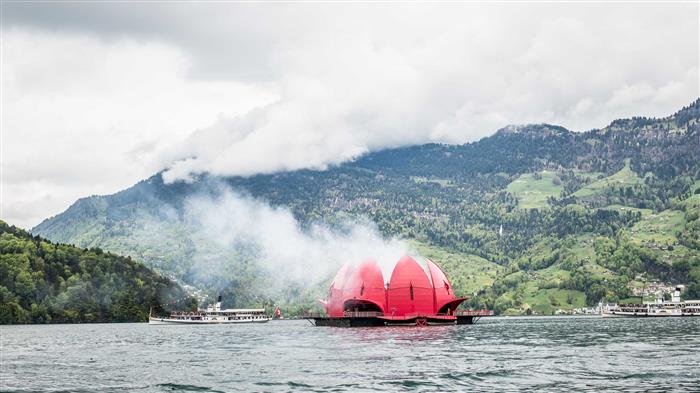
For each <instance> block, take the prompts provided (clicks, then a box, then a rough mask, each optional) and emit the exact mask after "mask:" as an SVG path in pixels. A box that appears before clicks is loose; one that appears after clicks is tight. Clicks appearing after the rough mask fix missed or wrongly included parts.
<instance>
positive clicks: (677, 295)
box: [671, 287, 681, 303]
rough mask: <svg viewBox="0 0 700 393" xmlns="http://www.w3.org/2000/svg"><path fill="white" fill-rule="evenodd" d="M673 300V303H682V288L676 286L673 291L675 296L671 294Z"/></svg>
mask: <svg viewBox="0 0 700 393" xmlns="http://www.w3.org/2000/svg"><path fill="white" fill-rule="evenodd" d="M671 302H673V303H680V302H681V288H680V287H676V289H675V290H674V291H673V296H671Z"/></svg>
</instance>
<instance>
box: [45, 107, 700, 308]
mask: <svg viewBox="0 0 700 393" xmlns="http://www.w3.org/2000/svg"><path fill="white" fill-rule="evenodd" d="M699 179H700V100H696V101H695V102H693V103H692V104H691V105H689V106H687V107H685V108H683V109H681V110H680V111H678V112H677V113H675V114H673V115H671V116H669V117H666V118H659V119H656V118H645V117H635V118H631V119H621V120H616V121H614V122H612V123H611V124H610V125H608V126H607V127H604V128H602V129H596V130H591V131H588V132H583V133H574V132H570V131H569V130H567V129H565V128H563V127H560V126H555V125H549V124H531V125H522V126H508V127H505V128H503V129H501V130H499V131H498V132H496V133H495V134H494V135H492V136H490V137H486V138H483V139H481V140H480V141H478V142H474V143H468V144H464V145H446V144H425V145H418V146H412V147H406V148H398V149H389V150H383V151H379V152H374V153H369V154H365V155H363V156H362V157H360V158H359V159H357V160H355V161H352V162H346V163H343V164H340V165H336V166H332V167H330V168H328V169H327V170H296V171H291V172H281V173H274V174H265V175H256V176H249V177H217V176H210V175H206V174H200V175H195V176H194V177H193V178H192V179H191V180H192V181H190V182H183V181H175V182H166V181H164V179H163V175H162V172H161V173H158V174H156V175H154V176H152V177H150V178H149V179H146V180H143V181H141V182H139V183H138V184H136V185H134V186H133V187H130V188H128V189H126V190H123V191H121V192H118V193H116V194H113V195H107V196H91V197H88V198H83V199H80V200H78V201H77V202H75V203H74V204H73V205H72V206H70V207H69V208H68V209H67V210H66V211H65V212H63V213H61V214H59V215H57V216H55V217H51V218H49V219H47V220H45V221H44V222H42V223H41V224H39V225H38V226H36V227H35V228H33V229H32V233H34V234H38V235H41V236H43V237H45V238H47V239H50V240H52V241H55V242H64V243H72V244H75V245H77V246H79V247H100V248H103V249H105V250H109V251H112V252H116V253H120V254H123V255H130V256H132V257H134V258H137V259H138V260H140V261H143V262H144V263H145V264H146V265H148V266H150V267H153V268H155V269H156V270H158V271H161V272H163V273H166V274H168V275H171V276H173V277H175V278H177V279H179V280H183V281H184V282H187V283H191V284H193V285H195V286H198V287H200V288H203V289H205V290H208V291H210V292H211V293H215V292H223V293H224V295H225V299H228V300H227V302H228V303H230V304H234V305H239V306H246V305H250V304H253V303H258V304H259V303H266V302H274V303H283V304H308V302H310V301H311V300H313V298H314V297H316V296H318V295H319V294H320V293H321V291H322V288H323V287H324V285H326V284H327V283H326V281H327V280H328V279H329V278H330V275H332V273H333V271H334V269H335V268H337V266H339V264H340V263H342V262H344V261H348V260H359V259H363V258H367V257H375V258H380V259H383V260H386V261H391V260H392V259H393V258H396V256H397V255H400V254H402V253H412V254H420V255H423V256H426V257H431V258H434V259H435V260H436V261H437V262H438V263H441V264H442V265H443V266H444V268H445V270H446V271H447V273H448V275H449V276H450V277H452V278H453V279H454V281H455V282H454V283H453V284H454V286H455V289H456V290H457V291H458V292H460V291H461V292H463V294H465V295H468V294H474V295H475V297H474V299H473V300H472V303H471V305H473V306H476V305H480V306H486V307H490V308H495V309H496V310H497V311H499V312H512V313H518V312H525V311H526V310H531V311H532V310H534V311H536V312H540V313H551V312H553V311H554V310H555V309H557V308H560V307H561V308H567V307H569V308H571V307H581V306H584V305H586V304H589V305H590V304H594V303H597V302H598V301H600V300H620V299H624V298H627V297H630V296H632V295H633V292H634V290H635V288H636V287H638V286H641V285H642V280H644V281H646V280H658V281H663V282H670V283H678V284H685V285H686V286H687V294H688V296H691V295H695V296H698V295H700V238H699V237H698V236H699V234H700V221H699V220H698V215H699V212H700V207H699V206H700V195H699V193H700V191H699V190H700V181H699ZM387 263H389V262H387Z"/></svg>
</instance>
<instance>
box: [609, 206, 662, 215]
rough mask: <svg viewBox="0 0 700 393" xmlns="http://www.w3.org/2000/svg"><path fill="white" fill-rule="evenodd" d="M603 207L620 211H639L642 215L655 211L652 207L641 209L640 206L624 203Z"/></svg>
mask: <svg viewBox="0 0 700 393" xmlns="http://www.w3.org/2000/svg"><path fill="white" fill-rule="evenodd" d="M602 209H605V210H614V211H617V212H620V213H624V212H628V211H632V212H639V213H641V214H642V217H645V216H648V215H649V214H651V213H652V212H653V210H651V209H640V208H638V207H629V206H623V205H608V206H605V207H603V208H602Z"/></svg>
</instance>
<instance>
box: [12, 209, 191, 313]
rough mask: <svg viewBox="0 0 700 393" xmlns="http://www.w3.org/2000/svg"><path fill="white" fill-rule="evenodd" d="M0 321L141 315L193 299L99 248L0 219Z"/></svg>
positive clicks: (135, 264)
mask: <svg viewBox="0 0 700 393" xmlns="http://www.w3.org/2000/svg"><path fill="white" fill-rule="evenodd" d="M0 299H1V300H2V302H0V324H18V323H49V322H54V323H56V322H58V323H65V322H136V321H145V320H146V318H147V316H148V312H149V308H150V307H154V309H158V308H161V305H165V304H168V305H170V304H176V302H175V301H176V300H177V301H179V305H180V306H188V305H189V306H192V299H190V298H189V297H188V295H187V293H186V292H185V291H184V290H183V289H182V288H181V287H180V286H179V285H178V284H176V283H175V282H174V281H172V280H170V279H167V278H165V277H163V276H162V275H160V274H158V273H155V272H153V271H152V270H151V269H148V268H147V267H145V266H144V265H142V264H140V263H138V262H135V261H133V260H131V258H124V257H120V256H118V255H114V254H111V253H107V252H104V251H102V250H101V249H99V248H92V249H89V250H87V249H80V248H77V247H75V246H70V245H65V244H58V243H52V242H49V241H46V240H44V239H42V238H40V237H38V236H32V235H30V234H29V233H27V232H25V231H23V230H21V229H19V228H16V227H14V226H9V225H7V224H6V223H5V222H3V221H0Z"/></svg>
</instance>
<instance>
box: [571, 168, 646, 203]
mask: <svg viewBox="0 0 700 393" xmlns="http://www.w3.org/2000/svg"><path fill="white" fill-rule="evenodd" d="M641 181H642V179H641V178H640V177H639V176H637V173H635V172H634V171H633V170H632V168H630V165H629V161H627V162H626V163H625V166H624V167H623V168H622V169H620V171H618V172H617V173H615V174H613V175H612V176H608V177H606V178H604V179H600V180H598V181H595V182H593V183H591V184H589V185H587V186H584V187H581V189H580V190H578V191H576V192H575V193H573V196H575V197H577V198H586V197H590V196H594V195H598V194H600V193H601V192H603V190H604V189H606V188H608V187H610V186H613V185H616V186H621V185H623V186H631V185H634V184H638V183H639V182H641Z"/></svg>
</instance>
